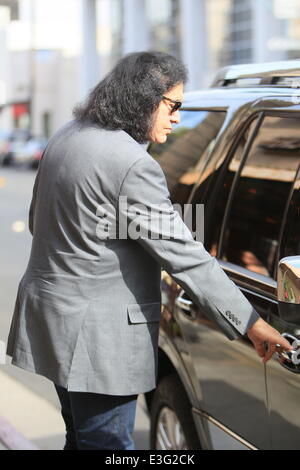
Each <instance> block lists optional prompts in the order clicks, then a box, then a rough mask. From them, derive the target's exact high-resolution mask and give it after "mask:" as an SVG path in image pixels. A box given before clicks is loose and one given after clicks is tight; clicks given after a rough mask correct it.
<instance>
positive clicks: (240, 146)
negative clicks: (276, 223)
mask: <svg viewBox="0 0 300 470" xmlns="http://www.w3.org/2000/svg"><path fill="white" fill-rule="evenodd" d="M256 123H257V119H256V118H254V120H252V121H251V122H250V123H248V124H247V126H246V128H245V129H244V130H243V132H242V134H241V136H240V137H239V138H238V140H237V141H236V142H235V143H233V146H232V148H231V150H230V152H229V154H228V155H224V153H223V152H222V153H221V154H220V155H219V158H218V159H217V160H216V159H215V158H214V155H212V158H211V159H210V160H209V161H208V162H207V165H206V167H205V168H204V171H203V173H202V175H201V178H200V179H199V181H198V183H197V187H196V189H195V192H194V195H193V200H192V202H193V208H194V207H195V206H196V204H204V205H205V224H204V245H205V248H206V249H207V251H208V252H209V253H210V254H211V255H212V256H217V253H218V248H219V238H220V234H221V227H222V221H223V218H224V214H225V209H226V205H227V201H228V197H229V194H230V190H231V187H232V183H233V179H234V176H235V173H236V170H232V169H228V158H227V157H229V158H230V156H231V155H232V154H234V155H235V158H236V160H237V161H240V160H241V158H242V155H243V152H244V150H245V146H246V143H247V141H248V139H249V136H251V134H252V132H253V130H254V128H255V126H256ZM194 219H195V218H193V220H194ZM195 229H196V227H194V226H193V231H194V232H195Z"/></svg>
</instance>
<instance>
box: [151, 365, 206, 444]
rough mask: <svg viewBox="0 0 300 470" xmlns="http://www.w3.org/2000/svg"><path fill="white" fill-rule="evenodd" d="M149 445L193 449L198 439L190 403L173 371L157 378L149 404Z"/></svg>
mask: <svg viewBox="0 0 300 470" xmlns="http://www.w3.org/2000/svg"><path fill="white" fill-rule="evenodd" d="M150 446H151V449H156V450H189V449H192V450H195V449H200V448H201V446H200V443H199V439H198V435H197V431H196V427H195V424H194V420H193V417H192V411H191V405H190V403H189V400H188V397H187V395H186V392H185V390H184V388H183V386H182V384H181V382H180V380H179V378H178V377H177V375H176V374H172V375H169V376H167V377H165V378H163V379H162V380H161V382H160V383H159V384H158V386H157V389H156V390H155V393H154V397H153V401H152V405H151V429H150Z"/></svg>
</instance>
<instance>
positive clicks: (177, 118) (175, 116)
mask: <svg viewBox="0 0 300 470" xmlns="http://www.w3.org/2000/svg"><path fill="white" fill-rule="evenodd" d="M171 121H172V122H173V123H174V124H179V123H180V111H179V109H177V111H175V113H172V114H171Z"/></svg>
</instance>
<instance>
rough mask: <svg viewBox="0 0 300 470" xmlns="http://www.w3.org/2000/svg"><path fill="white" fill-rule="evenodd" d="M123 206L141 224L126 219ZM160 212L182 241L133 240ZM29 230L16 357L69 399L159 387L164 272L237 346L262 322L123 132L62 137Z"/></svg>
mask: <svg viewBox="0 0 300 470" xmlns="http://www.w3.org/2000/svg"><path fill="white" fill-rule="evenodd" d="M125 198H126V199H127V203H128V205H130V206H131V205H132V204H137V203H138V204H139V205H140V206H139V207H140V208H141V209H140V212H139V213H133V214H129V215H128V214H126V216H127V218H126V217H125V210H124V209H123V208H122V209H121V210H119V209H120V200H122V199H123V200H125ZM157 207H159V208H160V210H159V214H160V217H161V218H162V219H163V224H162V226H163V227H169V228H170V230H173V229H174V230H173V232H174V233H175V235H174V236H172V238H171V239H158V237H153V236H152V237H147V236H140V237H136V236H135V233H136V231H138V229H139V228H141V227H143V226H144V227H145V226H146V225H147V224H148V223H149V220H150V221H151V223H153V224H154V225H155V223H156V221H155V217H156V215H157V213H156V212H155V211H156V210H157ZM114 209H115V213H114ZM151 211H152V212H151ZM149 214H150V215H149ZM121 219H122V220H123V222H124V223H123V226H122V230H123V229H124V227H125V228H126V229H127V230H129V226H130V224H131V223H132V224H135V225H133V226H134V228H135V229H136V230H135V231H133V232H132V231H131V232H130V231H129V232H130V234H131V235H130V237H131V238H126V237H125V236H123V235H124V234H121V236H120V234H119V237H118V238H116V237H115V236H114V235H115V231H114V223H116V222H119V221H121ZM156 225H157V227H156V231H157V232H158V234H159V233H160V232H161V230H160V228H159V227H160V225H159V224H156ZM29 226H30V231H31V233H32V235H33V239H32V249H31V254H30V259H29V263H28V267H27V270H26V272H25V274H24V276H23V278H22V280H21V282H20V285H19V289H18V294H17V299H16V304H15V311H14V316H13V320H12V324H11V329H10V333H9V338H8V347H7V354H8V355H10V356H12V363H13V364H15V365H17V366H19V367H22V368H24V369H27V370H29V371H33V372H36V373H38V374H41V375H43V376H45V377H48V378H49V379H50V380H51V381H53V382H55V383H56V384H58V385H61V386H63V387H65V388H68V389H69V390H72V391H84V392H96V393H104V394H112V395H131V394H137V393H141V392H145V391H148V390H151V389H153V388H154V387H155V385H156V371H157V344H158V328H159V319H160V312H161V290H160V278H161V267H163V268H164V269H165V270H166V271H167V272H168V273H169V274H170V275H171V276H172V277H173V278H174V279H175V281H176V282H177V283H178V284H180V285H181V286H182V287H183V289H184V290H185V291H186V292H187V293H188V294H189V296H190V297H191V298H192V299H193V300H194V302H196V303H197V304H198V306H200V307H201V308H202V309H203V310H204V311H205V312H206V314H207V315H208V316H209V317H211V318H213V319H214V320H215V322H216V323H217V324H218V325H219V326H220V327H221V328H222V330H223V331H224V333H225V334H226V335H227V336H228V337H229V338H230V339H234V338H236V337H237V336H238V333H240V334H244V333H245V332H246V331H247V329H248V328H249V327H250V326H251V325H252V324H253V323H254V322H255V321H256V320H257V319H258V318H259V316H258V314H257V313H256V312H255V311H254V310H253V308H252V306H251V305H250V303H249V302H248V301H247V300H246V298H245V297H244V296H243V295H242V294H241V292H240V291H239V289H238V288H237V287H236V286H235V285H234V283H232V282H231V281H230V280H229V279H228V277H227V276H226V275H225V274H224V272H223V271H222V269H221V268H220V267H219V265H218V263H217V261H216V260H215V259H214V258H213V257H211V256H210V255H209V254H208V253H207V252H206V251H205V249H204V248H203V245H202V244H201V243H199V242H196V241H194V239H193V237H192V235H191V233H190V232H189V230H188V229H187V227H186V226H185V225H184V223H183V222H182V219H181V218H180V216H179V214H178V213H177V212H176V211H174V209H173V207H172V205H171V202H170V200H169V193H168V190H167V186H166V181H165V177H164V174H163V172H162V170H161V168H160V166H159V164H158V163H157V162H156V161H155V160H154V159H153V158H152V157H151V156H150V155H149V154H148V153H147V152H146V149H145V147H144V146H141V145H140V144H138V143H137V142H136V141H135V140H133V139H132V138H131V137H130V136H129V135H128V134H126V133H125V132H124V131H108V130H102V129H99V128H96V127H95V126H93V125H91V124H85V125H79V124H78V123H77V122H75V121H72V122H70V123H68V124H67V125H66V126H64V127H63V128H62V129H61V130H60V131H58V132H57V133H56V135H54V137H53V138H52V139H51V140H50V142H49V144H48V146H47V149H46V151H45V153H44V156H43V159H42V161H41V164H40V166H39V170H38V173H37V177H36V181H35V185H34V190H33V198H32V203H31V208H30V217H29ZM131 229H132V227H131ZM163 230H165V229H163ZM173 232H172V233H173ZM105 237H106V238H105ZM229 312H230V313H229Z"/></svg>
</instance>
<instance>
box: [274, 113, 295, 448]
mask: <svg viewBox="0 0 300 470" xmlns="http://www.w3.org/2000/svg"><path fill="white" fill-rule="evenodd" d="M299 124H300V122H299ZM299 124H298V125H299ZM297 140H298V143H297V142H296V143H294V145H295V147H294V149H293V153H294V155H295V158H297V159H298V164H299V163H300V146H299V139H297ZM291 147H293V145H292V144H291ZM284 222H285V223H284V231H283V237H282V241H281V246H280V253H279V257H280V258H283V257H286V256H293V255H300V169H299V170H298V173H297V176H296V179H295V183H294V187H293V193H292V196H291V200H290V204H289V207H288V211H287V213H286V218H285V221H284ZM270 323H271V325H272V326H274V327H275V328H277V329H278V330H279V331H280V332H281V333H288V334H290V335H292V336H294V337H296V338H300V308H299V309H296V311H295V313H294V314H293V315H290V314H288V313H287V312H285V311H282V310H278V307H277V303H276V304H275V303H274V304H273V305H272V309H271V314H270ZM266 372H267V373H266V377H267V390H268V407H269V413H270V425H271V439H272V447H273V448H274V449H283V450H299V449H300V412H299V403H300V368H299V366H297V365H293V364H290V363H289V362H288V361H285V362H284V363H282V362H281V361H279V360H278V356H277V355H274V356H273V358H272V359H271V360H270V361H269V362H268V363H267V366H266Z"/></svg>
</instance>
